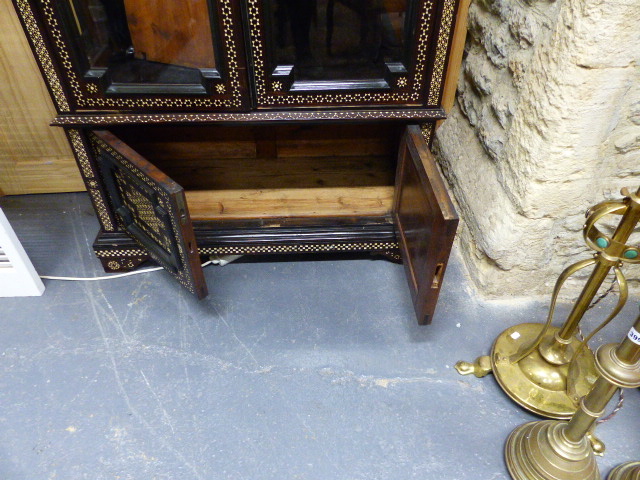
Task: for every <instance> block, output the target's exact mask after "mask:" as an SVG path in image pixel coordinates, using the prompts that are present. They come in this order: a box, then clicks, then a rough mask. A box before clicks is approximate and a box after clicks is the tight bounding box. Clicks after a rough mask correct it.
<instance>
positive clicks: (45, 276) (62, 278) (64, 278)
mask: <svg viewBox="0 0 640 480" xmlns="http://www.w3.org/2000/svg"><path fill="white" fill-rule="evenodd" d="M211 263H212V262H211V260H209V261H207V262H204V263H203V264H202V265H201V267H202V268H204V267H206V266H207V265H210V264H211ZM158 270H164V268H163V267H154V268H146V269H144V270H136V271H135V272H126V273H116V274H115V275H106V276H104V277H52V276H50V275H40V278H44V279H45V280H67V281H73V282H76V281H82V282H92V281H96V280H111V279H113V278H121V277H128V276H129V275H139V274H140V273H149V272H157V271H158Z"/></svg>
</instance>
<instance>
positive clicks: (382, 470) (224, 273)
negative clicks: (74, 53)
mask: <svg viewBox="0 0 640 480" xmlns="http://www.w3.org/2000/svg"><path fill="white" fill-rule="evenodd" d="M0 206H2V208H3V209H4V211H5V213H6V214H7V216H8V217H9V219H10V221H11V223H12V225H13V227H14V229H15V230H16V233H17V234H18V236H19V237H20V239H21V241H22V243H23V245H24V247H25V248H26V250H27V252H28V253H29V255H30V257H31V260H32V261H33V263H34V265H35V267H36V269H37V270H38V271H39V273H40V274H42V275H45V274H48V275H69V276H87V277H90V276H96V275H102V274H103V272H102V270H101V267H100V264H99V262H98V261H97V259H96V258H95V257H94V256H93V254H92V251H91V243H92V241H93V238H94V237H95V234H96V232H97V222H96V220H95V218H94V215H93V213H92V209H91V206H90V204H89V202H88V200H87V197H86V195H84V194H65V195H38V196H23V197H5V198H2V199H0ZM576 241H579V239H577V240H576ZM205 276H206V278H207V281H208V284H209V290H210V295H209V297H207V298H206V299H205V300H203V301H200V302H199V301H197V300H195V299H194V298H192V297H191V296H190V295H189V294H188V293H187V292H186V291H184V290H183V289H181V288H178V287H177V286H176V284H175V283H174V281H173V280H172V279H171V278H170V277H169V276H168V275H166V274H165V273H164V272H155V273H149V274H143V275H137V276H133V277H128V278H123V279H118V280H110V281H102V282H62V281H46V282H45V283H46V287H47V289H46V291H45V294H44V295H43V296H42V297H39V298H9V299H0V318H1V323H0V324H1V325H2V329H1V330H0V372H1V376H0V478H1V479H3V480H4V479H6V480H18V479H28V480H34V479H92V480H94V479H95V480H97V479H136V480H137V479H181V480H187V479H234V480H236V479H247V480H248V479H251V480H258V479H278V480H283V479H318V480H329V479H367V480H373V479H407V478H420V479H423V480H424V479H446V480H449V479H451V480H464V479H473V480H477V479H485V480H498V479H506V478H509V477H508V474H507V471H506V467H505V465H504V460H503V452H502V450H503V445H504V442H505V439H506V438H507V436H508V434H509V433H510V432H511V431H512V430H513V429H514V428H515V427H516V426H518V425H520V424H522V423H524V422H527V421H531V420H536V419H537V417H535V416H533V415H531V414H529V413H527V412H525V411H524V410H522V409H521V408H519V407H518V406H516V405H515V404H514V403H512V402H511V401H510V400H509V399H508V398H507V397H506V396H505V395H504V394H503V393H502V391H501V390H500V388H499V387H498V386H497V384H496V382H495V380H494V379H493V378H492V377H491V376H489V377H486V378H484V379H476V378H474V377H471V378H469V377H461V376H459V375H458V374H457V373H456V372H455V370H454V369H453V365H454V363H455V362H456V361H457V360H459V359H473V358H475V356H476V355H477V354H481V353H487V352H488V349H489V347H490V344H491V343H492V341H493V339H494V338H495V337H496V335H497V334H498V333H500V332H501V331H502V330H504V329H505V328H506V327H508V326H510V325H513V324H516V323H522V322H528V321H536V322H541V321H543V320H544V318H545V316H546V311H547V300H546V299H545V300H544V301H543V300H541V299H530V300H526V299H517V300H514V299H512V300H509V301H484V300H482V299H480V298H478V297H477V295H475V294H474V293H473V291H472V289H471V288H470V286H469V284H468V281H467V279H466V276H465V272H464V268H463V267H462V264H461V261H460V259H459V257H458V254H457V253H456V251H454V253H453V256H452V259H451V263H450V267H449V270H448V271H447V275H446V279H445V284H444V287H443V291H442V294H441V298H440V303H439V306H438V310H437V313H436V316H435V318H434V322H433V324H432V325H430V326H426V327H420V326H418V325H417V324H416V322H415V319H414V314H413V311H412V307H411V302H410V298H409V292H408V290H407V286H406V283H405V278H404V272H403V269H402V266H400V265H395V264H393V263H389V262H387V261H384V260H369V259H363V260H331V261H296V262H275V261H265V262H259V263H233V264H230V265H228V266H225V267H208V268H206V269H205ZM610 307H611V302H610V299H609V298H607V300H606V301H605V302H603V303H601V304H600V305H599V306H598V307H596V308H595V309H594V310H593V311H592V315H591V317H592V319H591V320H589V322H590V324H595V323H596V322H597V321H598V320H601V319H602V318H603V317H604V315H605V314H606V312H607V311H608V309H609V308H610ZM637 308H638V307H637V301H633V300H632V301H630V302H629V304H628V305H627V307H626V308H625V310H624V312H623V314H622V315H621V316H620V317H619V318H618V319H617V320H616V322H615V324H614V325H612V326H610V327H609V328H607V330H606V331H605V332H604V333H603V335H602V336H600V337H599V339H598V340H597V341H596V342H594V343H595V344H596V345H597V344H598V343H602V342H604V341H607V342H609V341H616V342H617V341H619V340H620V339H621V338H622V336H623V335H624V334H625V333H626V332H627V331H628V329H629V326H630V325H631V323H632V321H633V319H634V318H635V315H636V312H637ZM566 311H567V306H566V305H561V307H560V311H559V317H562V315H563V313H564V314H566ZM639 419H640V392H638V390H634V391H627V392H626V404H625V407H624V408H623V409H622V411H621V412H620V413H619V414H618V415H617V416H616V417H615V418H614V419H613V420H611V421H609V422H607V423H605V424H603V425H602V426H601V427H600V428H599V430H598V434H599V436H600V437H601V438H602V439H603V440H604V441H605V443H606V445H607V453H606V455H605V456H604V457H603V458H599V459H598V462H599V465H600V468H601V471H602V473H603V475H606V473H607V472H608V471H609V470H610V469H611V468H612V467H613V466H615V465H617V464H619V463H622V462H625V461H629V460H638V459H640V428H638V426H639V425H640V424H639Z"/></svg>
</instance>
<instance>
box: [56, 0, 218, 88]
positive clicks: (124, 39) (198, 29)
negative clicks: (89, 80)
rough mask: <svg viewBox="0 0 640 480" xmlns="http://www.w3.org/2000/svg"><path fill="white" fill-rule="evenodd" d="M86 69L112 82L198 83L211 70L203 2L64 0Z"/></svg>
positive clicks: (212, 62)
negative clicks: (99, 72)
mask: <svg viewBox="0 0 640 480" xmlns="http://www.w3.org/2000/svg"><path fill="white" fill-rule="evenodd" d="M67 2H68V6H69V9H68V10H69V12H70V14H71V16H72V19H73V22H74V23H75V25H76V28H77V33H78V35H79V39H80V48H81V50H82V53H83V54H84V56H85V57H86V59H87V61H88V63H89V67H90V68H93V69H96V68H97V69H102V68H108V69H109V75H110V77H111V80H112V81H113V82H115V83H200V81H201V73H200V70H201V69H205V70H206V69H214V68H215V67H216V58H215V53H214V48H213V36H212V22H211V14H210V7H209V3H208V1H207V0H172V1H166V0H165V1H149V0H67Z"/></svg>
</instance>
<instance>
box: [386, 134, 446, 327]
mask: <svg viewBox="0 0 640 480" xmlns="http://www.w3.org/2000/svg"><path fill="white" fill-rule="evenodd" d="M393 217H394V224H395V229H396V236H397V238H398V242H399V244H400V252H401V255H402V259H403V263H404V266H405V273H406V275H407V280H408V282H409V289H410V290H411V297H412V300H413V305H414V307H415V311H416V315H417V318H418V323H420V324H421V325H425V324H428V323H430V322H431V318H432V316H433V312H434V310H435V307H436V303H437V301H438V295H439V293H440V287H441V285H442V278H443V276H444V272H445V269H446V266H447V261H448V258H449V254H450V252H451V245H452V243H453V238H454V236H455V233H456V229H457V226H458V216H457V214H456V211H455V209H454V207H453V204H452V202H451V199H450V198H449V194H448V193H447V190H446V187H445V184H444V181H443V179H442V176H441V175H440V172H439V171H438V168H437V166H436V163H435V161H434V159H433V156H432V154H431V152H430V151H429V147H428V146H427V143H426V141H425V140H424V137H423V136H422V132H421V131H420V128H419V127H418V126H415V125H413V126H409V127H407V129H406V131H405V133H404V136H403V139H402V142H401V144H400V151H399V154H398V169H397V173H396V189H395V197H394V205H393Z"/></svg>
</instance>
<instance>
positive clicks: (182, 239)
mask: <svg viewBox="0 0 640 480" xmlns="http://www.w3.org/2000/svg"><path fill="white" fill-rule="evenodd" d="M89 138H90V140H91V144H92V147H93V149H94V151H95V159H96V163H97V164H98V166H99V169H100V174H101V176H102V180H103V182H104V187H105V190H106V193H107V196H108V197H109V200H110V202H111V204H112V207H113V211H114V212H116V214H117V216H118V220H119V222H120V223H121V226H122V227H123V228H124V229H126V231H127V232H128V233H129V235H130V236H131V237H132V238H133V239H134V240H136V241H137V242H138V243H139V244H140V245H141V246H142V247H144V248H145V249H146V250H147V252H148V253H149V256H151V258H153V259H154V260H155V261H157V262H158V263H159V264H160V265H162V266H163V267H164V268H165V269H166V270H167V271H168V272H169V273H171V274H172V275H173V276H174V277H176V278H177V279H178V281H179V282H180V283H181V284H182V285H183V286H184V287H186V288H187V289H188V290H189V291H190V292H191V293H193V294H194V295H196V296H197V297H198V298H204V297H205V296H206V295H207V293H208V292H207V285H206V282H205V280H204V275H203V273H202V267H201V266H200V256H199V255H198V247H197V245H196V241H195V236H194V233H193V226H192V224H191V218H190V217H189V211H188V209H187V203H186V200H185V195H184V190H183V188H182V187H181V186H180V185H178V184H177V183H176V182H174V181H173V180H171V179H170V178H169V177H167V176H166V175H165V174H164V173H162V172H161V171H160V170H158V169H157V168H156V167H154V166H153V165H152V164H151V163H149V162H148V161H147V160H146V159H145V158H143V157H142V156H141V155H139V154H138V153H136V152H135V151H134V150H132V149H131V148H130V147H129V146H127V145H126V144H124V143H123V142H122V141H120V140H118V138H116V137H115V136H114V135H113V134H111V133H110V132H107V131H93V132H91V133H90V134H89Z"/></svg>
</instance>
